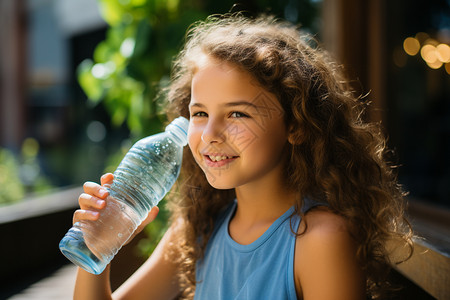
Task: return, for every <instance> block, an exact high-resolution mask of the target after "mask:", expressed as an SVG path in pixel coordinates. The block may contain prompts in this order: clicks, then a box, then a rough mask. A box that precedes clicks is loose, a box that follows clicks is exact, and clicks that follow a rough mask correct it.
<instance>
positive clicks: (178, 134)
mask: <svg viewBox="0 0 450 300" xmlns="http://www.w3.org/2000/svg"><path fill="white" fill-rule="evenodd" d="M188 127H189V121H188V120H187V119H185V118H183V117H178V118H176V119H175V120H173V121H172V123H170V124H169V125H167V127H166V132H169V133H170V134H171V135H172V136H173V139H174V140H175V141H176V142H177V143H178V144H180V145H181V146H185V145H186V144H187V131H188Z"/></svg>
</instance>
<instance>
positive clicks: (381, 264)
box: [167, 14, 412, 298]
mask: <svg viewBox="0 0 450 300" xmlns="http://www.w3.org/2000/svg"><path fill="white" fill-rule="evenodd" d="M200 55H208V56H210V57H213V58H216V59H218V60H221V61H224V62H227V63H231V64H233V65H235V66H237V67H239V68H241V69H242V70H245V71H246V72H248V73H250V74H251V75H252V76H253V77H254V78H255V79H257V80H258V82H259V83H260V84H261V86H263V87H265V88H266V89H267V90H268V91H269V92H271V93H273V94H274V95H276V96H277V99H278V100H279V101H280V103H281V105H282V107H283V109H284V112H285V122H286V124H287V126H288V127H287V128H290V130H291V132H290V133H291V135H290V136H291V138H290V140H289V142H290V149H289V151H290V154H289V160H288V162H287V165H286V168H285V169H286V172H285V174H284V175H285V178H284V179H285V181H286V182H287V183H288V186H289V187H291V188H292V189H294V190H296V191H298V193H299V194H301V195H303V196H307V197H310V198H313V199H316V200H319V201H322V202H323V201H326V202H327V203H328V205H329V208H330V209H331V210H332V211H333V212H334V213H336V214H339V215H341V216H343V217H344V218H345V219H346V220H348V223H349V225H350V228H351V233H352V235H353V237H354V238H355V240H356V241H357V243H358V249H357V257H358V258H359V261H360V263H361V265H362V268H363V269H364V270H365V272H366V274H367V291H368V294H369V295H371V296H372V297H373V298H376V297H379V295H381V293H380V292H382V291H383V290H386V285H385V283H386V274H387V273H386V270H387V269H388V268H389V265H390V263H391V262H390V261H389V253H388V251H387V248H386V243H387V241H389V240H391V239H393V238H395V239H397V240H401V241H402V243H403V244H404V245H407V246H408V247H410V249H411V252H412V241H411V238H412V232H411V228H410V226H409V224H408V223H407V221H406V220H405V218H404V216H403V211H404V199H403V197H404V193H403V191H402V189H401V187H400V186H399V185H398V184H397V181H396V178H395V175H394V173H393V167H391V166H390V165H389V164H388V163H387V162H386V153H387V149H386V144H385V139H384V138H383V135H382V133H381V130H380V126H379V124H371V123H366V122H364V121H363V118H362V114H363V111H364V106H365V105H364V103H363V102H362V101H361V99H360V98H359V97H356V96H355V95H354V93H353V91H352V90H351V88H350V86H349V84H348V81H347V80H346V79H345V78H344V76H343V71H342V68H341V67H340V66H339V65H337V64H336V63H334V62H333V61H331V60H330V56H329V55H328V54H327V53H326V52H324V51H323V50H321V49H319V48H318V47H317V46H316V42H315V41H314V40H313V39H312V38H310V37H309V36H308V35H304V34H302V33H301V32H300V31H299V30H298V28H296V27H294V26H293V25H291V24H288V23H286V22H283V21H280V20H275V19H274V18H273V17H270V16H262V17H258V18H255V19H249V18H245V17H242V16H241V15H236V14H234V15H226V16H212V17H209V18H208V19H207V20H206V21H202V22H198V23H196V24H194V26H193V27H192V28H191V29H190V30H189V31H188V34H187V41H186V44H185V46H184V48H183V50H182V51H181V52H180V54H179V55H178V57H177V59H176V61H175V64H174V69H173V77H172V81H171V85H170V87H169V88H168V94H167V95H168V100H169V103H170V109H169V115H174V116H177V115H182V116H185V117H189V111H188V104H189V102H190V97H191V80H192V76H193V73H194V72H195V69H196V61H197V60H198V58H199V56H200ZM179 182H181V184H179V191H180V194H181V195H177V197H173V199H172V203H171V210H172V213H173V216H172V217H173V220H174V221H175V220H176V221H177V222H179V223H180V224H181V226H180V230H179V231H178V238H179V240H178V241H177V243H176V245H175V244H174V245H173V247H174V248H176V253H177V257H176V259H177V260H178V262H179V265H180V281H181V283H182V288H183V290H184V296H185V297H186V298H192V297H193V294H194V292H195V264H196V261H197V260H198V259H199V258H201V257H202V255H203V252H204V249H205V246H206V244H207V242H208V238H209V236H210V234H211V231H212V229H213V226H214V220H215V218H216V217H217V215H218V214H219V213H220V212H221V210H222V209H223V208H224V207H225V206H227V204H229V203H230V201H232V200H233V199H234V197H235V194H234V191H233V190H217V189H214V188H213V187H211V186H210V185H209V184H208V182H207V180H206V177H205V175H204V173H203V171H202V170H201V169H200V168H199V167H198V166H197V164H196V162H195V161H194V159H193V156H192V154H191V153H190V150H189V149H185V153H184V161H183V167H182V173H181V177H180V180H179ZM301 205H302V200H301V199H299V200H298V203H296V213H298V214H301V212H300V207H301Z"/></svg>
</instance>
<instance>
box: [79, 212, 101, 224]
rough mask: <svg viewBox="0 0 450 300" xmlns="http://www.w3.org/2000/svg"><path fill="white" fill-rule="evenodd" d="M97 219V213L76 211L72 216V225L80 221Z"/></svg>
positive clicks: (98, 215)
mask: <svg viewBox="0 0 450 300" xmlns="http://www.w3.org/2000/svg"><path fill="white" fill-rule="evenodd" d="M99 217H100V213H99V212H98V211H92V210H84V209H78V210H76V211H75V212H74V214H73V224H75V223H76V222H79V221H82V220H89V221H97V220H98V218H99Z"/></svg>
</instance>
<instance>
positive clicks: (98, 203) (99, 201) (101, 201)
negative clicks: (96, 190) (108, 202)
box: [97, 200, 105, 207]
mask: <svg viewBox="0 0 450 300" xmlns="http://www.w3.org/2000/svg"><path fill="white" fill-rule="evenodd" d="M103 204H105V201H103V200H97V206H99V207H103Z"/></svg>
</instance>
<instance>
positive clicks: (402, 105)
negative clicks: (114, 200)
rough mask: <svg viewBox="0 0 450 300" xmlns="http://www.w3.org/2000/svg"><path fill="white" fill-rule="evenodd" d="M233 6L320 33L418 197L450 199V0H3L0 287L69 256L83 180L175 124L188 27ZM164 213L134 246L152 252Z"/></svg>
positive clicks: (448, 204) (4, 290)
mask: <svg viewBox="0 0 450 300" xmlns="http://www.w3.org/2000/svg"><path fill="white" fill-rule="evenodd" d="M229 11H231V12H237V11H243V12H244V13H245V14H247V15H256V14H258V13H270V14H274V15H276V16H277V17H281V18H284V19H287V20H289V21H291V22H293V23H296V24H301V25H302V28H303V30H305V31H308V32H310V33H311V34H313V35H314V36H316V37H317V39H318V40H319V41H320V42H321V44H322V45H323V47H325V48H326V49H328V50H329V51H330V52H331V54H332V55H333V56H334V57H335V58H336V60H337V61H338V62H340V63H342V64H344V66H345V67H346V70H347V72H348V76H349V78H350V79H352V80H353V81H352V82H353V85H354V88H355V90H356V91H357V93H358V94H359V95H365V97H366V99H367V100H368V101H370V102H371V103H372V104H371V106H370V108H369V110H368V112H367V115H366V117H367V119H368V120H371V121H375V122H378V121H381V122H382V124H383V128H384V130H385V133H386V135H387V136H388V145H389V147H390V148H391V149H393V155H392V158H391V159H392V161H393V162H394V163H395V164H397V165H399V166H400V168H399V181H400V183H401V184H403V185H404V187H405V190H407V191H409V198H410V199H412V200H413V201H418V202H420V203H422V204H425V205H426V206H427V207H434V208H437V209H438V210H440V211H448V210H450V158H449V156H450V155H449V154H450V85H449V82H450V47H449V44H450V1H449V0H429V1H407V0H397V1H388V0H367V1H358V0H281V1H269V0H248V1H240V2H239V4H236V3H235V1H229V0H223V1H213V0H185V1H180V0H168V1H163V0H109V1H108V0H98V1H96V0H77V1H71V0H1V1H0V231H1V232H2V235H3V237H4V239H2V240H1V243H2V245H1V247H0V248H1V249H2V250H0V252H1V251H3V252H1V253H0V257H1V258H0V259H1V260H2V261H1V264H0V265H1V266H2V268H1V270H0V287H1V289H0V298H2V295H3V296H4V297H6V296H8V295H12V294H14V293H17V292H19V291H20V290H22V289H23V288H25V287H27V286H28V285H30V284H31V283H33V282H36V281H37V280H38V279H40V278H42V277H43V276H46V274H51V272H53V271H54V270H55V269H57V268H59V267H60V266H61V265H63V264H65V263H67V261H66V260H65V259H64V257H62V255H60V254H59V252H58V247H57V244H58V242H59V239H60V238H62V236H63V235H64V233H65V232H66V231H67V230H68V229H69V228H70V225H71V216H72V213H73V210H74V209H75V207H76V206H77V197H78V194H79V193H80V186H81V185H82V183H83V182H85V181H87V180H91V181H97V182H98V181H99V177H100V176H101V175H102V174H103V173H105V172H107V171H113V170H114V169H115V167H116V166H117V164H118V163H119V162H120V159H121V158H122V157H123V155H124V154H125V153H126V151H127V150H128V149H129V147H130V146H131V145H132V143H133V142H135V141H136V140H138V139H139V138H141V137H144V136H147V135H150V134H152V133H155V132H158V131H160V130H161V129H162V128H163V127H162V126H163V123H164V122H165V116H164V114H163V109H164V108H163V107H162V105H161V103H162V101H161V96H160V95H158V90H159V89H161V88H162V87H164V86H165V85H166V84H167V82H168V79H169V75H170V73H169V72H170V67H171V62H172V59H173V56H174V55H175V54H176V53H177V51H178V50H179V49H180V46H181V45H182V40H183V36H184V34H185V31H186V29H187V28H188V26H189V25H190V24H191V23H192V22H194V21H197V20H200V19H204V18H205V17H206V16H208V15H210V14H213V13H226V12H229ZM160 220H161V222H160V223H159V224H157V225H155V226H153V227H152V228H151V229H148V230H151V231H152V232H151V233H150V236H152V237H153V239H150V238H148V237H146V236H143V237H142V239H141V240H140V241H139V242H136V244H135V245H132V246H131V248H132V250H129V251H130V252H132V253H138V254H136V255H137V256H139V257H141V258H142V259H144V258H145V256H146V255H148V253H149V252H150V251H151V249H152V247H154V243H155V239H156V240H157V238H158V236H159V234H160V232H161V230H163V228H164V226H165V222H164V220H165V215H164V213H163V214H162V217H161V218H160ZM32 230H35V231H32ZM46 236H47V237H48V238H45V237H46ZM33 237H34V238H35V239H36V238H37V240H33ZM131 248H130V249H131ZM30 249H32V250H30ZM135 249H138V250H135ZM124 265H125V266H130V265H133V263H130V262H127V263H124ZM118 269H119V267H118ZM125 273H126V272H125ZM17 277H20V278H21V279H20V280H18V279H17ZM119 281H120V280H119Z"/></svg>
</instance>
